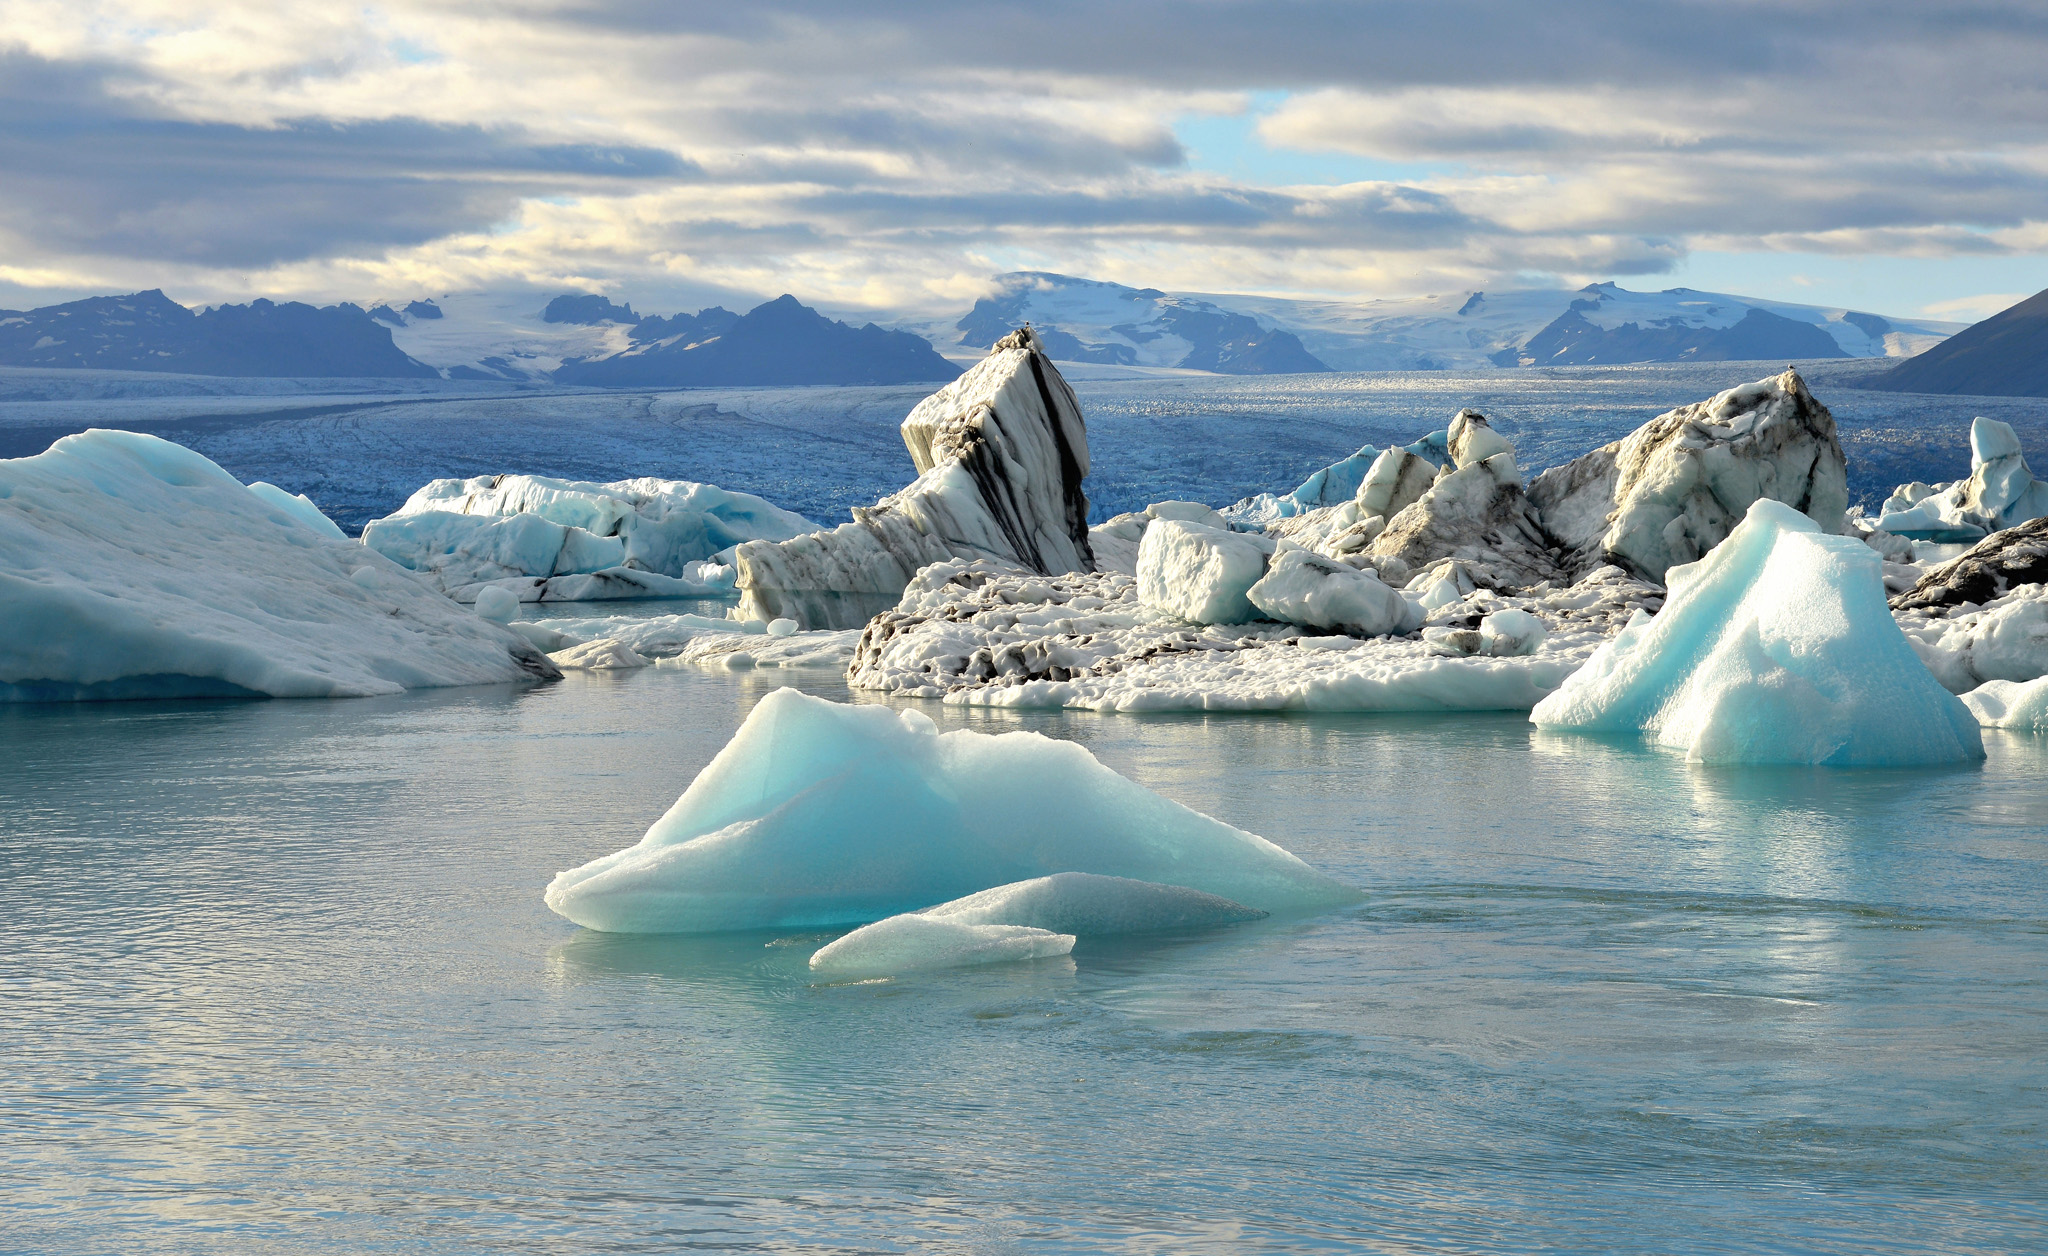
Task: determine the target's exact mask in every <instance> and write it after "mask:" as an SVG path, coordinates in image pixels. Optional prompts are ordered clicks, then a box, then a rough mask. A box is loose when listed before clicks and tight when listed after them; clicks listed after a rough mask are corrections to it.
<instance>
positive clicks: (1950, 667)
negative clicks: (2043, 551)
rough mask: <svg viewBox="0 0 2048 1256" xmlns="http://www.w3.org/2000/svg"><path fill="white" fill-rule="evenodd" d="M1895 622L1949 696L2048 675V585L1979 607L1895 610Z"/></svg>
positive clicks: (2031, 586)
mask: <svg viewBox="0 0 2048 1256" xmlns="http://www.w3.org/2000/svg"><path fill="white" fill-rule="evenodd" d="M1893 618H1895V619H1896V620H1897V621H1898V624H1899V628H1900V629H1901V630H1902V631H1903V632H1904V633H1905V634H1906V638H1907V640H1909V641H1911V642H1912V643H1913V649H1914V651H1915V652H1916V653H1918V654H1919V655H1920V660H1921V661H1922V662H1924V663H1926V664H1927V670H1929V671H1931V672H1933V673H1934V678H1935V679H1936V680H1938V681H1940V682H1941V683H1942V684H1943V685H1944V686H1945V687H1947V689H1948V690H1949V692H1951V693H1967V692H1968V691H1970V690H1972V689H1975V688H1977V687H1978V686H1979V685H1982V684H1983V683H1984V682H1986V681H1991V680H2009V681H2024V680H2033V679H2034V678H2035V677H2037V676H2048V585H2040V584H2023V585H2020V586H2019V587H2018V588H2016V589H2013V590H2011V591H2010V592H2007V593H2005V594H2004V595H2003V596H2001V597H1997V598H1993V599H1992V600H1991V601H1989V602H1986V603H1985V604H1984V605H1982V606H1967V605H1958V606H1949V607H1935V608H1930V609H1926V610H1923V609H1919V608H1906V609H1899V610H1895V611H1894V612H1893Z"/></svg>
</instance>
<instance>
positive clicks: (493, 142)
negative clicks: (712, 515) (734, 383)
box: [0, 0, 2048, 311]
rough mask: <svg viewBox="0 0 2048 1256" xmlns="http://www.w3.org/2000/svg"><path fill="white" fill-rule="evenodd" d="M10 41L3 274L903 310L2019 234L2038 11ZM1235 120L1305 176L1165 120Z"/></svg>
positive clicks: (1606, 12)
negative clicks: (1233, 165)
mask: <svg viewBox="0 0 2048 1256" xmlns="http://www.w3.org/2000/svg"><path fill="white" fill-rule="evenodd" d="M0 39H4V40H9V41H12V43H11V47H8V46H6V45H0V117H4V118H5V119H6V120H5V121H4V122H0V169H5V170H6V171H7V172H8V177H7V179H6V180H4V181H0V246H4V251H5V254H6V256H7V258H8V261H9V268H8V269H6V270H5V271H4V273H0V280H5V279H9V278H12V279H14V281H15V282H29V281H30V280H33V281H35V282H41V283H47V284H48V286H51V287H53V288H55V287H63V286H64V285H65V284H67V283H69V284H72V285H74V286H87V285H95V286H104V285H118V284H120V283H133V284H135V285H136V286H153V285H155V284H157V283H161V282H166V278H165V277H166V276H176V277H177V278H178V280H179V281H180V282H181V283H183V284H184V285H186V288H185V289H184V290H183V291H184V293H185V294H186V295H189V296H190V297H192V298H197V299H205V298H218V297H223V296H235V295H242V294H246V293H250V292H255V291H269V292H274V293H279V294H283V293H287V292H291V293H302V294H305V295H317V296H323V297H333V296H342V297H365V296H373V295H404V294H405V293H406V292H409V291H419V290H446V289H451V288H454V287H462V286H476V285H485V284H499V283H532V284H550V283H559V282H569V281H573V282H575V283H577V284H579V285H580V286H595V287H603V288H607V289H609V290H614V291H618V292H622V293H624V294H626V295H629V296H632V295H636V294H641V293H648V294H658V293H662V292H669V291H681V290H683V289H686V288H687V289H691V290H718V291H731V292H757V293H761V294H764V295H766V294H772V293H774V292H779V291H782V290H785V289H788V290H797V291H800V292H802V293H803V294H805V295H806V296H807V297H809V298H811V299H819V300H824V301H826V302H827V303H830V304H837V305H840V306H847V307H852V306H869V307H875V308H885V309H889V308H893V309H899V310H905V311H910V310H920V309H938V308H941V307H944V306H947V305H950V304H954V303H957V302H958V301H959V300H960V299H961V298H962V297H963V296H964V295H966V294H968V293H970V292H971V291H972V290H973V289H974V286H975V285H977V284H979V283H981V282H983V281H984V280H985V277H986V275H987V274H988V273H989V272H990V271H992V270H998V269H1007V268H1010V267H1013V266H1030V267H1042V268H1048V269H1063V270H1071V271H1076V272H1080V273H1089V274H1094V275H1097V276H1100V277H1105V278H1118V279H1126V280H1130V281H1135V282H1144V283H1153V284H1159V285H1161V286H1176V287H1185V288H1197V289H1206V290H1211V291H1223V290H1232V289H1254V290H1262V291H1295V292H1332V293H1343V294H1349V295H1359V296H1376V295H1390V294H1395V293H1401V292H1414V291H1437V290H1445V289H1455V288H1457V287H1460V286H1470V287H1487V286H1501V285H1503V284H1511V283H1515V282H1523V281H1533V280H1542V279H1546V278H1550V279H1559V280H1565V281H1575V282H1582V281H1584V280H1587V279H1595V278H1607V277H1614V276H1631V275H1635V276H1653V275H1656V274H1658V273H1660V272H1664V271H1667V270H1669V269H1671V268H1672V267H1674V266H1676V265H1678V264H1680V263H1682V262H1683V260H1684V259H1685V258H1686V257H1687V256H1688V254H1690V253H1692V252H1695V251H1700V250H1718V251H1750V252H1754V251H1779V252H1800V253H1834V254H1842V255H1861V254H1873V255H1888V256H1960V255H1999V254H2012V253H2028V254H2033V253H2039V252H2041V251H2043V249H2044V248H2048V209H2044V206H2048V136H2044V135H2043V133H2042V128H2041V124H2040V121H2039V119H2040V118H2042V117H2044V116H2048V84H2044V82H2043V76H2042V75H2041V74H2040V73H2039V70H2038V67H2039V66H2040V65H2041V64H2048V14H2044V13H2043V12H2042V11H2041V10H2040V9H2039V7H2038V6H2035V5H2029V4H2024V3H2020V4H1999V3H1981V4H1976V5H1973V6H1970V7H1969V8H1967V9H1955V8H1949V7H1945V6H1928V5H1925V4H1924V3H1915V4H1908V3H1901V2H1899V0H1864V2H1862V3H1855V4H1846V3H1834V2H1833V0H1782V2H1780V0H1772V2H1766V0H1730V2H1725V3H1704V2H1697V3H1694V2H1687V3H1677V4H1669V5H1642V4H1640V3H1634V2H1623V0H1588V2H1587V3H1583V4H1575V5H1571V6H1566V7H1562V8H1560V7H1549V8H1544V7H1538V6H1529V5H1526V4H1510V3H1505V2H1502V0H1443V2H1442V3H1437V4H1432V5H1403V6H1360V5H1357V4H1354V3H1350V2H1349V0H1287V2H1284V3H1281V2H1274V3H1253V2H1238V0H1200V2H1194V3H1191V2H1189V0H1128V2H1127V3H1121V4H1118V5H1114V6H1104V5H1100V4H1094V3H1089V4H1082V3H1079V2H1078V0H1040V2H1039V3H1036V4H1033V5H1030V6H1000V7H991V6H961V5H956V4H942V3H938V2H937V0H905V2H902V3H895V4H891V5H887V6H879V5H847V4H845V3H843V0H834V2H833V3H825V2H824V0H756V2H754V3H749V4H745V5H733V4H730V3H717V4H712V3H700V2H697V0H659V2H656V0H510V2H507V0H493V2H491V3H485V2H483V0H392V2H391V3H387V4H385V5H382V6H380V7H378V8H375V9H350V8H345V7H344V8H332V7H329V8H316V7H312V6H277V5H269V4H262V3H256V2H255V0H211V2H210V3H208V4H206V5H199V4H196V3H193V2H192V0H122V2H121V3H114V2H113V0H61V2H60V0H12V4H11V12H10V21H9V23H8V27H7V31H6V34H5V35H4V36H0ZM1276 99H1277V100H1278V102H1279V103H1278V104H1277V105H1272V104H1270V103H1269V102H1272V101H1274V100H1276ZM1252 108H1257V109H1259V110H1262V111H1263V113H1262V116H1260V117H1259V118H1258V119H1257V120H1256V126H1255V134H1256V136H1257V141H1256V142H1262V143H1264V144H1265V145H1267V146H1269V147H1270V148H1272V149H1276V150H1286V151H1291V152H1296V153H1302V154H1309V155H1311V156H1312V157H1321V158H1328V159H1329V160H1330V162H1331V165H1330V166H1329V168H1330V169H1331V170H1332V171H1333V177H1332V178H1331V179H1329V180H1326V181H1323V182H1319V183H1307V184H1301V183H1292V182H1276V181H1263V182H1262V181H1259V180H1256V179H1252V178H1248V177H1242V176H1241V177H1235V178H1232V177H1225V176H1223V175H1221V174H1219V173H1217V172H1216V171H1215V170H1214V169H1205V168H1204V167H1203V165H1202V163H1201V162H1200V161H1199V160H1197V157H1196V155H1195V154H1193V153H1191V152H1190V150H1189V148H1188V147H1187V145H1185V144H1184V143H1183V142H1182V141H1181V140H1180V139H1179V138H1177V137H1176V134H1175V130H1174V126H1175V123H1176V121H1177V120H1179V119H1182V118H1185V117H1188V116H1191V115H1215V114H1224V113H1232V112H1242V111H1245V110H1248V109H1252ZM1345 162H1350V163H1352V164H1351V165H1350V166H1348V167H1347V166H1346V165H1344V164H1343V163H1345ZM1361 162H1363V163H1368V164H1367V166H1365V167H1363V168H1366V169H1370V168H1371V166H1370V163H1399V165H1396V166H1392V167H1388V168H1390V169H1406V170H1410V171H1412V173H1411V174H1408V175H1406V176H1404V177H1400V178H1385V177H1374V178H1364V179H1359V178H1356V177H1355V175H1356V173H1357V171H1358V170H1359V169H1360V168H1361V167H1359V166H1358V164H1357V163H1361ZM1347 170H1349V171H1350V172H1351V176H1352V177H1350V178H1349V179H1348V181H1339V180H1338V179H1337V178H1336V177H1334V175H1335V174H1339V173H1343V172H1345V171H1347ZM24 277H26V278H24ZM643 303H644V301H643Z"/></svg>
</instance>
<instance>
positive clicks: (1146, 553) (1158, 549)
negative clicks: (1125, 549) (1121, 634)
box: [1138, 519, 1273, 624]
mask: <svg viewBox="0 0 2048 1256" xmlns="http://www.w3.org/2000/svg"><path fill="white" fill-rule="evenodd" d="M1272 552H1273V541H1272V540H1271V539H1270V538H1268V537H1263V536H1258V535H1255V534H1251V533H1244V532H1224V531H1221V530H1219V529H1217V528H1207V527H1203V526H1202V525H1201V524H1199V523H1187V522H1184V521H1182V520H1179V519H1160V520H1158V521H1156V522H1154V523H1153V524H1152V526H1151V527H1148V528H1146V529H1145V540H1144V543H1143V544H1142V545H1141V546H1140V547H1139V549H1138V600H1139V601H1141V602H1143V603H1144V604H1145V605H1147V606H1150V607H1154V608H1156V609H1158V610H1162V611H1165V612H1167V613H1168V614H1170V615H1178V616H1180V617H1181V618H1182V619H1185V620H1188V621H1189V622H1191V623H1197V624H1242V623H1245V622H1247V621H1250V620H1252V619H1256V618H1258V612H1257V611H1255V610H1253V609H1252V604H1251V602H1250V600H1249V599H1248V598H1247V597H1246V594H1247V593H1248V592H1249V591H1250V589H1251V587H1252V586H1253V585H1254V584H1257V583H1258V581H1259V578H1260V577H1261V576H1263V575H1265V574H1266V557H1267V555H1269V554H1271V553H1272Z"/></svg>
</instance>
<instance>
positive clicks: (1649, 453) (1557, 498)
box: [1529, 371, 1849, 581]
mask: <svg viewBox="0 0 2048 1256" xmlns="http://www.w3.org/2000/svg"><path fill="white" fill-rule="evenodd" d="M1760 499H1768V500H1772V501H1778V502H1783V503H1785V504H1787V505H1789V506H1791V507H1792V508H1793V509H1794V510H1797V511H1800V512H1803V513H1804V514H1805V515H1807V517H1808V518H1810V519H1812V520H1813V521H1814V522H1815V523H1816V524H1818V525H1819V526H1820V529H1821V531H1823V532H1829V533H1837V532H1840V531H1842V527H1843V516H1844V513H1845V512H1846V510H1847V509H1848V505H1849V480H1848V465H1847V463H1846V462H1845V461H1844V459H1843V457H1842V446H1841V443H1840V441H1839V440H1838V439H1837V437H1836V434H1835V418H1834V415H1832V414H1830V413H1829V412H1828V408H1827V407H1826V406H1824V405H1822V404H1820V402H1818V401H1815V400H1814V398H1813V394H1812V393H1810V392H1808V391H1807V389H1806V381H1804V380H1802V379H1801V378H1800V377H1799V373H1798V372H1797V371H1786V372H1785V373H1784V374H1782V375H1778V376H1775V377H1773V378H1770V379H1761V380H1758V381H1756V382H1755V383H1751V384H1744V385H1742V386H1741V387H1738V388H1731V389H1728V390H1727V391H1726V392H1722V393H1717V394H1716V395H1715V396H1713V397H1711V398H1709V399H1708V400H1706V401H1701V402H1697V403H1695V404H1693V405H1689V406H1681V407H1680V408H1678V409H1676V410H1672V411H1670V412H1668V413H1665V414H1661V415H1658V416H1657V417H1656V418H1655V419H1652V420H1651V421H1650V422H1648V423H1646V424H1644V425H1643V426H1642V427H1640V428H1637V429H1636V430H1635V431H1634V432H1632V433H1630V434H1629V435H1627V436H1625V437H1623V438H1622V439H1621V440H1618V441H1616V442H1614V443H1613V444H1611V445H1606V446H1603V447H1601V448H1599V449H1596V450H1594V451H1593V452H1591V453H1589V454H1586V455H1584V456H1582V457H1579V458H1576V459H1574V460H1572V461H1571V462H1568V463H1565V464H1564V465H1563V466H1558V467H1552V468H1551V469H1550V470H1548V471H1545V472H1544V473H1543V474H1541V475H1539V476H1537V477H1536V478H1535V480H1534V481H1532V482H1531V483H1530V485H1529V500H1530V501H1531V502H1532V503H1534V504H1535V506H1536V508H1537V509H1538V510H1539V511H1540V512H1541V515H1542V521H1543V528H1544V531H1545V532H1546V533H1548V534H1549V536H1550V537H1551V538H1552V541H1553V543H1554V544H1555V545H1556V546H1557V547H1558V548H1559V550H1560V552H1561V554H1562V558H1561V560H1560V561H1561V562H1562V564H1563V566H1564V567H1565V568H1566V571H1567V574H1568V575H1572V576H1577V575H1580V574H1583V573H1584V572H1586V571H1589V570H1591V569H1593V568H1595V567H1599V566H1602V565H1604V564H1609V563H1612V564H1616V565H1619V566H1621V567H1624V568H1626V569H1627V570H1629V571H1631V572H1633V573H1635V574H1637V575H1641V576H1646V577H1648V578H1649V579H1652V580H1657V581H1662V580H1663V579H1664V573H1665V571H1666V570H1668V569H1669V568H1671V567H1673V566H1676V565H1678V564H1681V563H1690V562H1693V561H1695V560H1697V559H1698V558H1699V557H1700V556H1701V555H1703V554H1705V553H1706V552H1707V551H1708V550H1711V549H1713V548H1714V547H1715V546H1716V545H1718V544H1720V543H1721V541H1722V540H1723V538H1725V537H1726V536H1727V535H1728V534H1729V532H1730V531H1731V530H1732V529H1733V528H1734V527H1735V526H1736V524H1737V523H1738V522H1739V521H1740V520H1742V519H1743V517H1744V514H1745V512H1746V511H1748V509H1749V507H1750V503H1752V502H1755V501H1758V500H1760Z"/></svg>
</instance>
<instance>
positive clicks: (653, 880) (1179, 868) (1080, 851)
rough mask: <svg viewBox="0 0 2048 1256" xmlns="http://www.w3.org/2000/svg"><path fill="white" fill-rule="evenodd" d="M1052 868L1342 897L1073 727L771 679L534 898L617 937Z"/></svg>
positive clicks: (840, 910) (884, 908)
mask: <svg viewBox="0 0 2048 1256" xmlns="http://www.w3.org/2000/svg"><path fill="white" fill-rule="evenodd" d="M1059 872H1089V873H1096V874H1100V875H1103V876H1113V877H1127V878H1131V879H1134V880H1140V881H1154V882H1160V883H1163V884H1169V885H1182V886H1187V887H1189V888H1192V889H1196V890H1201V891H1204V892H1206V893H1209V894H1215V895H1219V896H1222V897H1224V898H1228V899H1231V900H1233V901H1235V902H1237V903H1241V904H1243V905H1245V906H1247V907H1250V908H1255V909H1258V910H1262V911H1282V910H1306V909H1314V908H1320V907H1325V906H1329V905H1332V904H1335V903H1339V902H1344V901H1347V900H1349V899H1350V898H1352V897H1354V896H1355V894H1354V892H1353V891H1351V890H1350V889H1349V888H1347V887H1346V886H1344V885H1342V884H1341V883H1339V882H1337V881H1334V880H1332V879H1331V878H1329V877H1326V876H1324V875H1323V874H1321V873H1319V872H1317V871H1315V870H1314V869H1313V868H1311V867H1309V866H1308V865H1307V864H1305V863H1303V862H1302V861H1301V860H1299V859H1297V858H1295V857H1294V856H1293V855H1290V854H1288V853H1287V852H1286V851H1284V850H1282V849H1280V848H1279V847H1278V846H1275V845H1274V844H1273V843H1271V842H1269V841H1267V840H1265V839H1264V838H1261V837H1257V836H1254V835H1253V834H1250V833H1246V832H1244V831H1243V830H1240V829H1236V828H1232V827H1231V826H1229V825H1227V824H1224V823H1222V822H1221V821H1218V820H1213V819H1211V818H1209V817H1208V816H1205V815H1202V814H1201V813H1200V812H1196V811H1192V810H1190V809H1188V808H1186V807H1183V806H1181V805H1180V804H1178V803H1175V802H1171V801H1168V800H1167V799H1165V798H1162V797H1160V796H1159V795H1157V794H1154V793H1152V792H1151V791H1150V790H1147V789H1145V788H1144V787H1142V786H1140V785H1137V784H1135V783H1133V782H1131V781H1129V780H1126V779H1125V778H1123V777H1121V776H1118V775H1117V774H1116V773H1115V772H1112V771H1110V770H1109V769H1108V768H1106V767H1104V766H1102V765H1101V764H1100V763H1098V762H1096V760H1095V758H1094V756H1093V755H1091V754H1089V753H1088V752H1087V751H1086V750H1085V749H1083V748H1081V747H1080V746H1077V745H1074V744H1073V743H1071V742H1064V741H1054V740H1052V739H1050V738H1046V737H1042V736H1039V735H1038V734H1036V733H1022V732H1018V733H1004V734H1000V735H989V734H984V733H975V732H967V731H960V732H953V733H946V734H943V735H942V734H940V733H939V732H938V731H937V729H936V728H935V727H934V726H933V724H932V722H931V720H930V719H929V718H928V717H926V716H924V715H923V714H921V713H919V712H916V711H903V712H897V711H893V710H890V709H888V708H885V707H869V706H842V705H839V704H835V703H831V702H827V701H825V700H823V699H820V698H813V697H809V696H806V695H804V694H801V693H798V692H797V691H795V690H793V689H781V690H777V691H776V692H774V693H772V694H770V695H769V696H768V697H766V698H764V699H762V701H761V702H760V704H759V705H758V706H756V707H755V708H754V710H753V711H752V712H751V713H749V715H748V716H747V719H746V722H745V723H744V724H743V725H741V727H740V729H739V731H738V732H737V733H735V734H734V735H733V738H732V741H731V742H729V743H728V744H727V745H726V747H725V748H724V749H723V750H721V751H720V752H719V753H718V755H717V757H716V758H714V759H713V760H712V761H711V763H710V764H709V765H708V766H706V767H705V769H704V770H703V771H702V772H701V773H699V774H698V776H697V779H696V780H694V781H692V782H691V783H690V787H689V788H688V789H687V790H686V791H684V793H683V795H682V797H681V798H680V799H678V800H677V802H676V804H675V806H674V807H672V808H670V810H669V812H668V814H667V815H665V816H663V817H662V818H661V819H660V820H659V821H657V822H656V823H655V824H654V826H653V827H652V828H650V829H649V830H648V831H647V835H646V836H645V837H644V838H642V839H641V841H640V842H639V843H638V844H637V845H635V846H631V847H628V848H627V849H625V850H622V851H619V852H618V853H616V854H612V855H607V856H605V857H603V858H601V859H596V860H592V861H591V862H590V863H587V864H584V865H583V866H582V867H579V868H575V869H572V870H570V871H567V872H564V873H562V874H560V875H559V876H557V877H556V878H555V879H554V881H553V883H551V884H550V885H549V886H548V889H547V903H548V906H549V907H551V908H552V909H554V910H555V911H556V912H558V913H560V914H561V915H563V916H566V917H568V918H569V919H570V920H573V921H575V922H576V923H578V924H581V925H584V926H586V927H588V928H592V929H599V930H603V931H606V932H614V933H704V932H718V931H724V930H735V929H757V928H786V927H814V926H826V925H838V924H853V923H860V922H865V921H870V920H876V919H879V918H881V917H885V916H889V915H893V914H897V913H901V912H905V911H914V910H917V909H919V908H921V907H923V906H925V905H927V904H930V903H933V902H940V901H944V900H947V899H951V898H955V897H958V896H960V895H963V894H968V893H972V892H974V891H977V890H984V889H988V888H990V887H993V886H998V885H1005V884H1008V883H1011V882H1015V881H1023V880H1029V879H1031V878H1034V877H1041V876H1048V875H1051V874H1053V873H1059Z"/></svg>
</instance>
